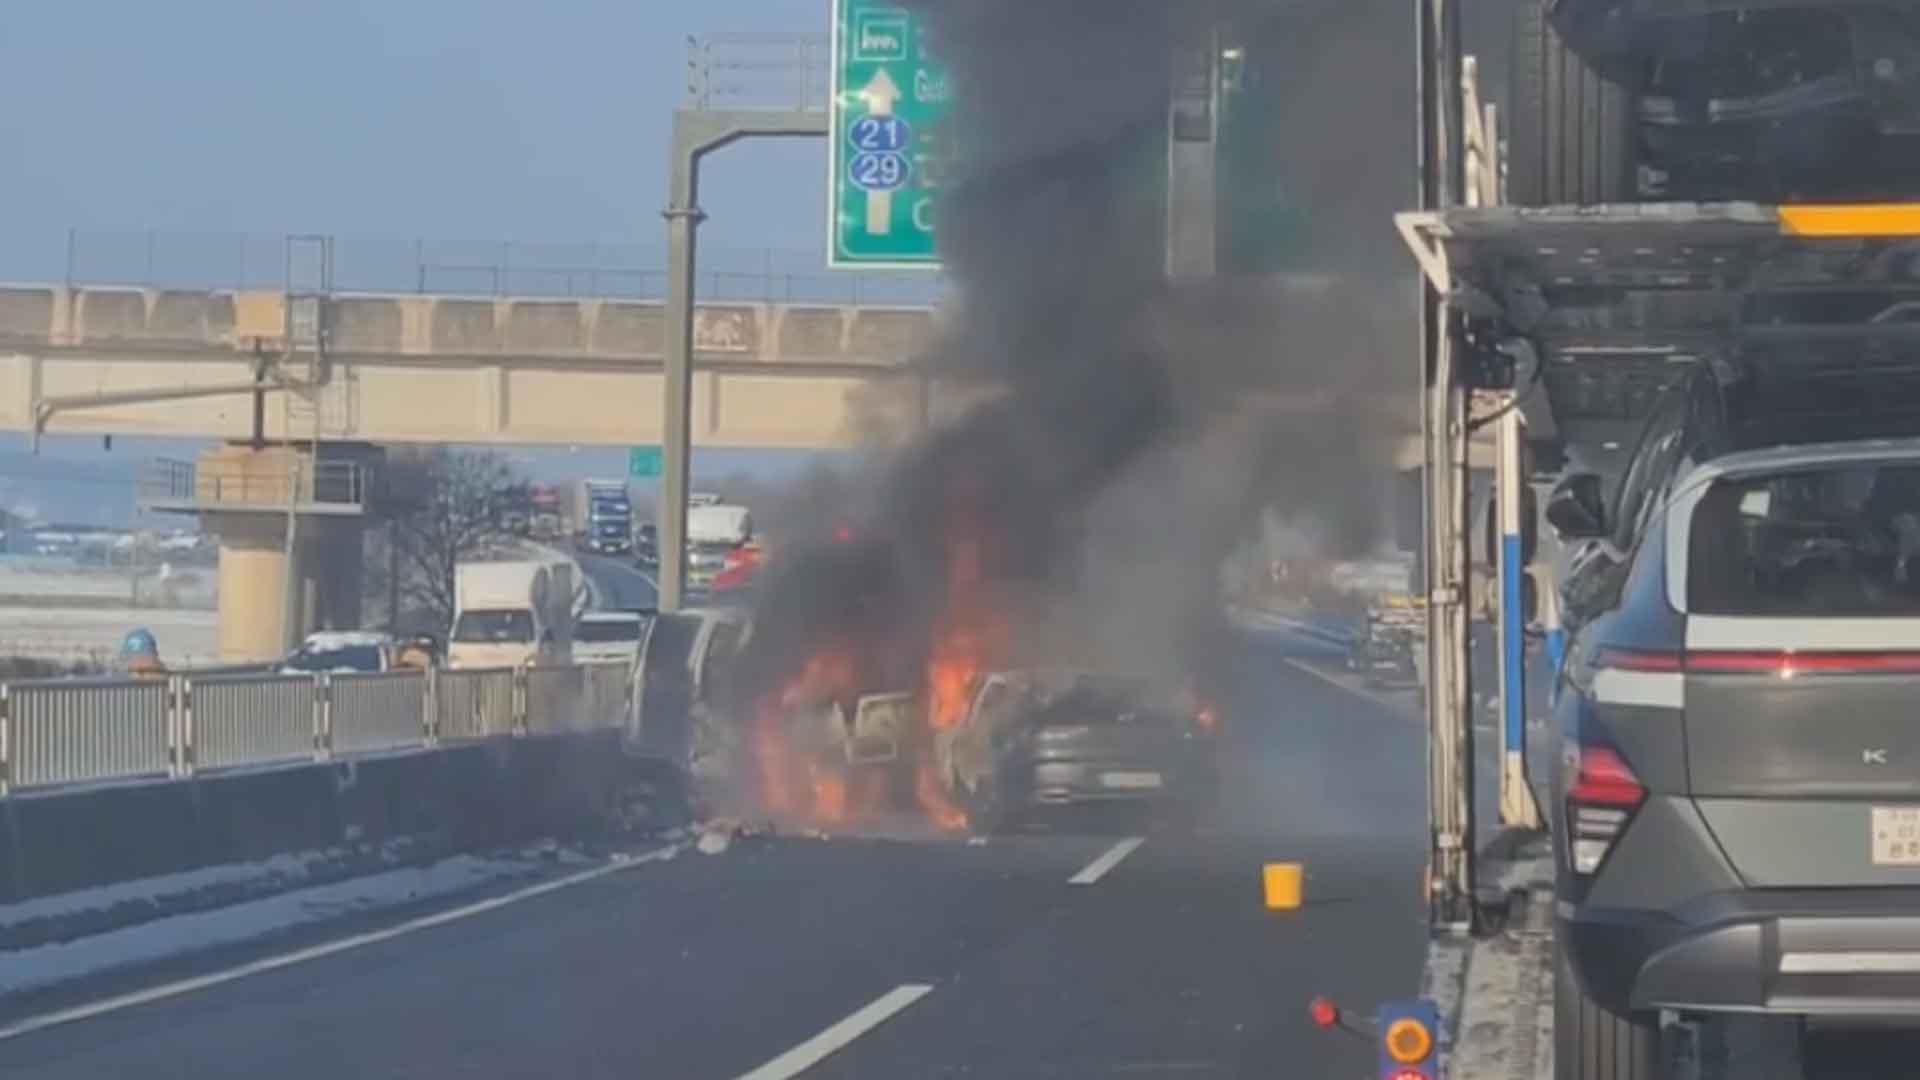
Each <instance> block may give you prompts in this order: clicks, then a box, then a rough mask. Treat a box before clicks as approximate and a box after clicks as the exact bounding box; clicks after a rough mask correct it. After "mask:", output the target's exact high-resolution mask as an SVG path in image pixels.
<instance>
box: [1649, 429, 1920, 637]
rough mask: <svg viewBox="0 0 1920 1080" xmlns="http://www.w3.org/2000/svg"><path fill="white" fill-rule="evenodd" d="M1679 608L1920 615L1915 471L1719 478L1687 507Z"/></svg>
mask: <svg viewBox="0 0 1920 1080" xmlns="http://www.w3.org/2000/svg"><path fill="white" fill-rule="evenodd" d="M1687 607H1688V609H1689V610H1690V611H1693V612H1696V613H1699V614H1708V615H1914V614H1920V466H1915V465H1910V464H1876V463H1871V462H1869V463H1861V464H1852V463H1849V464H1844V465H1831V466H1822V467H1819V468H1812V469H1796V470H1792V471H1788V472H1780V473H1773V474H1768V475H1762V476H1754V477H1741V478H1738V479H1725V480H1721V481H1718V482H1717V483H1715V484H1714V485H1713V487H1712V488H1711V489H1709V490H1708V492H1707V494H1706V495H1705V496H1704V497H1703V498H1702V499H1701V501H1700V503H1699V505H1698V506H1697V507H1696V508H1695V509H1694V514H1693V523H1692V531H1691V536H1690V538H1689V541H1688V552H1687Z"/></svg>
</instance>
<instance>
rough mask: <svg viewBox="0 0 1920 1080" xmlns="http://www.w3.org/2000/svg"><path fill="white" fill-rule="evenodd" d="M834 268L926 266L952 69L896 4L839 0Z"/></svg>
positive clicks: (921, 25) (831, 158)
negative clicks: (930, 50) (932, 51)
mask: <svg viewBox="0 0 1920 1080" xmlns="http://www.w3.org/2000/svg"><path fill="white" fill-rule="evenodd" d="M832 76H833V102H832V114H833V121H832V124H831V125H830V128H829V135H828V137H829V140H830V141H831V143H832V148H831V150H830V151H829V153H828V154H827V160H828V168H829V169H830V170H831V175H829V177H828V180H827V191H828V207H827V213H828V216H829V221H828V229H829V231H830V232H831V236H830V238H829V243H828V245H827V265H829V266H837V267H885V268H896V269H901V268H927V269H932V268H936V267H938V266H939V265H940V260H939V257H938V256H937V255H936V254H935V253H934V237H933V200H934V198H935V195H936V192H937V190H938V188H939V186H940V173H941V171H942V167H943V164H944V160H945V158H944V155H943V153H942V152H941V146H940V139H941V132H940V131H939V130H938V128H939V127H940V122H941V120H942V119H943V118H944V116H945V114H946V111H947V97H948V90H947V69H946V67H945V65H943V64H941V63H940V62H939V61H937V60H935V59H933V58H931V57H929V56H928V55H927V52H926V27H925V20H924V18H923V17H922V16H921V15H919V14H917V13H914V12H911V11H908V10H907V9H906V8H903V7H900V6H899V5H898V0H834V4H833V61H832Z"/></svg>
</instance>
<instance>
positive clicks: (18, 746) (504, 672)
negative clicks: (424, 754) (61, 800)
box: [0, 663, 631, 795]
mask: <svg viewBox="0 0 1920 1080" xmlns="http://www.w3.org/2000/svg"><path fill="white" fill-rule="evenodd" d="M630 672H631V668H630V667H629V666H628V665H626V664H620V663H612V664H576V665H566V666H555V667H537V668H516V669H508V668H501V669H496V670H480V671H470V670H461V671H438V670H433V671H392V672H383V673H379V674H373V673H358V672H338V673H327V674H319V675H226V674H223V675H199V674H191V675H174V676H169V677H166V678H146V679H141V678H101V679H22V680H15V681H9V682H0V795H7V794H13V793H19V792H26V791H34V790H42V789H47V788H53V787H58V786H62V785H68V784H87V783H101V782H108V781H123V780H142V779H159V778H172V779H185V778H188V777H191V776H193V775H195V774H196V773H200V772H212V771H217V770H222V769H238V768H259V767H264V766H273V765H285V764H290V763H295V762H303V761H330V760H333V759H335V758H347V757H352V756H354V755H359V754H375V753H389V752H393V751H400V750H413V749H423V748H430V747H434V746H438V745H441V744H442V743H443V742H459V741H470V740H475V739H490V738H515V737H519V736H524V735H529V734H536V735H537V734H548V733H557V732H569V731H591V730H598V729H605V728H616V727H619V726H620V725H621V724H622V723H624V722H625V719H626V714H627V704H628V702H629V700H630V685H629V684H630Z"/></svg>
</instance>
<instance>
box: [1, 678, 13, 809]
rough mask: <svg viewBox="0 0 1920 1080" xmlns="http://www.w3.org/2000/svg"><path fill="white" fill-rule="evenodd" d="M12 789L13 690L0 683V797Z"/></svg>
mask: <svg viewBox="0 0 1920 1080" xmlns="http://www.w3.org/2000/svg"><path fill="white" fill-rule="evenodd" d="M12 788H13V688H12V687H10V686H8V685H7V684H6V683H0V795H5V794H7V792H8V791H10V790H12Z"/></svg>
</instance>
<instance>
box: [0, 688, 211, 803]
mask: <svg viewBox="0 0 1920 1080" xmlns="http://www.w3.org/2000/svg"><path fill="white" fill-rule="evenodd" d="M175 697H176V693H175V688H174V686H173V685H172V684H171V683H169V682H165V681H160V680H146V681H141V680H134V679H36V680H31V681H27V682H17V683H6V684H0V791H3V790H5V788H6V787H7V786H9V785H19V786H22V787H26V786H32V785H40V784H57V783H84V782H88V781H94V780H107V779H115V778H122V777H138V776H165V775H167V774H169V773H170V772H172V771H173V770H174V768H175V766H176V765H177V758H176V748H177V747H178V746H179V745H180V741H181V740H180V735H181V732H180V731H179V730H177V726H178V716H179V711H178V709H177V708H176V702H175Z"/></svg>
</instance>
